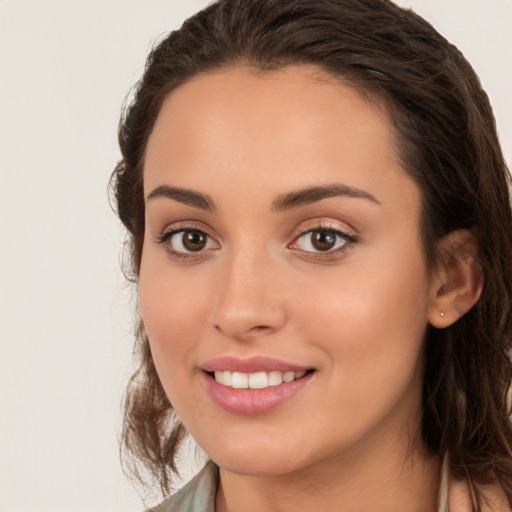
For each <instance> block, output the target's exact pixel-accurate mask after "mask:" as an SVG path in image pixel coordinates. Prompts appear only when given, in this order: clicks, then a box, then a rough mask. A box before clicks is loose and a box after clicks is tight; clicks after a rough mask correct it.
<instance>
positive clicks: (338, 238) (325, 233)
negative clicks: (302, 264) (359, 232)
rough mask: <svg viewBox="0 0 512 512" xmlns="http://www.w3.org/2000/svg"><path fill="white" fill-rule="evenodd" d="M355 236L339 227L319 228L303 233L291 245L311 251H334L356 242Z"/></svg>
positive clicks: (304, 250)
mask: <svg viewBox="0 0 512 512" xmlns="http://www.w3.org/2000/svg"><path fill="white" fill-rule="evenodd" d="M355 241H356V240H355V238H354V237H353V236H351V235H349V234H348V233H344V232H343V231H340V230H337V229H329V228H317V229H311V230H309V231H306V232H305V233H302V235H300V236H299V237H298V238H296V239H295V241H294V242H293V244H292V245H291V248H292V249H300V250H301V251H303V252H310V253H322V252H323V253H334V252H338V250H342V249H344V248H346V247H348V246H350V245H351V244H353V243H354V242H355Z"/></svg>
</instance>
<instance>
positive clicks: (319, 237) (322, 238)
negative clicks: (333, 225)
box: [311, 231, 336, 251]
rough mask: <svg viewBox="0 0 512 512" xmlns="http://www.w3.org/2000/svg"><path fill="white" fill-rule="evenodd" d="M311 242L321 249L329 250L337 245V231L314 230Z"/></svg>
mask: <svg viewBox="0 0 512 512" xmlns="http://www.w3.org/2000/svg"><path fill="white" fill-rule="evenodd" d="M311 244H312V245H313V247H314V248H315V249H317V250H319V251H328V250H330V249H332V248H333V247H334V246H335V245H336V233H335V232H334V231H312V232H311Z"/></svg>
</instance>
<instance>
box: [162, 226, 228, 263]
mask: <svg viewBox="0 0 512 512" xmlns="http://www.w3.org/2000/svg"><path fill="white" fill-rule="evenodd" d="M158 243H160V244H165V246H166V249H167V251H168V252H169V253H170V254H171V255H176V256H178V255H181V256H187V255H190V254H193V253H202V252H206V251H208V250H211V249H215V248H218V246H217V244H216V243H215V242H214V241H213V239H212V238H211V237H210V236H209V235H207V234H206V233H205V232H204V231H200V230H199V229H179V230H176V231H171V232H168V233H165V234H164V235H163V236H162V237H160V239H159V241H158Z"/></svg>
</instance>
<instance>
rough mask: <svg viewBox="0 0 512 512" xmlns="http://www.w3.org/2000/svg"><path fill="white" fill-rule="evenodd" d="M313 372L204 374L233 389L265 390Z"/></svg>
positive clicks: (227, 371) (221, 371)
mask: <svg viewBox="0 0 512 512" xmlns="http://www.w3.org/2000/svg"><path fill="white" fill-rule="evenodd" d="M312 372H314V370H313V369H309V370H301V371H298V372H294V371H286V372H280V371H277V370H271V371H258V372H254V373H244V372H236V371H234V372H232V371H229V370H217V371H215V372H206V373H208V375H210V377H212V378H213V379H214V380H215V382H217V383H218V384H221V385H223V386H226V387H228V388H233V389H267V388H270V387H274V386H280V385H281V384H283V383H285V384H287V383H290V382H293V381H296V380H298V379H302V378H303V377H305V376H306V375H308V374H311V373H312Z"/></svg>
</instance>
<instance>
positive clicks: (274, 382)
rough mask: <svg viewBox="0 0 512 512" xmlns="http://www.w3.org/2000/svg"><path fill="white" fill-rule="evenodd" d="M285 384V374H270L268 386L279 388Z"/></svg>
mask: <svg viewBox="0 0 512 512" xmlns="http://www.w3.org/2000/svg"><path fill="white" fill-rule="evenodd" d="M282 383H283V374H282V373H281V372H270V373H269V374H268V385H269V386H279V384H282Z"/></svg>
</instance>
